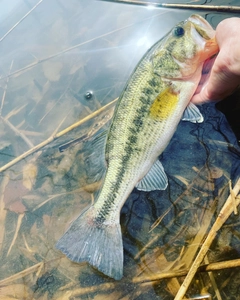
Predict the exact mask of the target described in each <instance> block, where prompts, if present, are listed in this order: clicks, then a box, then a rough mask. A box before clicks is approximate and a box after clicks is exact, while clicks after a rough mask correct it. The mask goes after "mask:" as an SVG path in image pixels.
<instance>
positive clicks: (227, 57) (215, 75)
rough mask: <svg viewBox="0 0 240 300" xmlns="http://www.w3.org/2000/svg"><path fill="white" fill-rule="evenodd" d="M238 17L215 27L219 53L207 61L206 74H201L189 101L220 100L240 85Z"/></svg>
mask: <svg viewBox="0 0 240 300" xmlns="http://www.w3.org/2000/svg"><path fill="white" fill-rule="evenodd" d="M239 31H240V18H229V19H225V20H223V21H222V22H220V23H219V24H218V26H217V28H216V39H217V43H218V45H219V49H220V50H219V53H218V55H217V57H216V58H215V59H212V60H211V61H210V62H207V66H205V67H204V69H205V72H206V69H210V68H211V67H212V69H211V72H210V73H209V74H208V75H206V74H205V75H203V76H202V78H201V81H200V84H199V86H198V88H197V90H196V92H195V95H194V96H193V97H192V99H191V101H192V102H193V103H195V104H201V103H203V102H206V101H209V100H222V99H223V98H225V97H226V96H229V95H230V94H232V92H233V91H234V90H235V89H236V88H237V87H238V85H240V33H239Z"/></svg>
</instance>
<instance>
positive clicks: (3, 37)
mask: <svg viewBox="0 0 240 300" xmlns="http://www.w3.org/2000/svg"><path fill="white" fill-rule="evenodd" d="M42 1H43V0H40V1H39V2H38V3H37V4H36V5H34V6H33V8H31V9H30V10H29V11H28V12H27V13H26V14H25V15H24V16H23V17H22V18H21V19H20V20H19V21H18V22H17V23H16V24H15V25H13V27H12V28H10V29H9V30H8V31H7V32H6V33H5V34H4V35H3V36H2V37H1V38H0V42H1V41H2V40H3V39H5V37H6V36H7V35H9V33H10V32H12V31H13V30H14V28H16V27H17V26H18V25H19V24H20V23H21V22H22V21H23V20H24V19H26V17H27V16H28V15H30V13H31V12H32V11H33V10H34V9H35V8H36V7H38V5H39V4H40V3H41V2H42Z"/></svg>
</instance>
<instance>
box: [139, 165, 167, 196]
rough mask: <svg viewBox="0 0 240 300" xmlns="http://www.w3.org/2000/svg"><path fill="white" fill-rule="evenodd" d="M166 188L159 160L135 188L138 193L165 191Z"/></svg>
mask: <svg viewBox="0 0 240 300" xmlns="http://www.w3.org/2000/svg"><path fill="white" fill-rule="evenodd" d="M167 186H168V179H167V175H166V173H165V172H164V168H163V166H162V164H161V163H160V161H159V160H157V161H156V162H155V163H154V164H153V165H152V167H151V169H150V170H149V172H148V173H147V174H146V175H145V176H144V177H143V178H142V179H141V181H139V182H138V183H137V185H136V188H137V189H138V190H139V191H145V192H150V191H154V190H165V189H166V188H167Z"/></svg>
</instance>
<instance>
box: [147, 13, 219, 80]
mask: <svg viewBox="0 0 240 300" xmlns="http://www.w3.org/2000/svg"><path fill="white" fill-rule="evenodd" d="M218 50H219V49H218V45H217V42H216V39H215V30H214V29H213V28H212V26H211V25H210V24H209V23H208V22H207V21H206V20H205V19H204V18H202V17H201V16H199V15H192V16H190V17H189V18H188V19H187V20H185V21H182V22H180V23H179V24H177V25H176V26H175V27H174V28H173V29H172V30H171V32H170V33H169V34H168V35H167V36H166V37H165V38H164V40H163V41H162V43H161V45H159V47H158V48H157V49H156V51H155V53H154V54H153V56H152V61H153V65H154V70H156V72H157V73H158V74H159V75H160V76H162V77H163V78H164V77H165V78H171V79H174V78H176V79H186V78H190V77H191V76H193V75H194V74H195V72H196V70H197V69H198V68H199V67H200V66H202V64H203V62H204V61H205V60H207V59H208V58H210V57H211V56H213V55H214V54H216V53H217V52H218Z"/></svg>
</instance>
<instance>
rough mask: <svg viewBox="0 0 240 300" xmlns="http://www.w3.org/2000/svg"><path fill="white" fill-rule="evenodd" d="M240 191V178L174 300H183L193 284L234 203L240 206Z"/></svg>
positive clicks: (231, 211) (232, 209)
mask: <svg viewBox="0 0 240 300" xmlns="http://www.w3.org/2000/svg"><path fill="white" fill-rule="evenodd" d="M239 190H240V178H239V179H238V181H237V183H236V184H235V186H234V188H233V189H232V192H231V193H230V195H229V197H228V198H227V201H226V202H225V204H224V206H223V208H222V209H221V211H220V213H219V215H218V217H217V219H216V221H215V223H214V224H213V226H212V228H211V229H210V231H209V233H208V236H207V238H206V240H205V242H204V243H203V245H202V247H201V249H200V251H199V253H198V255H197V257H196V259H195V261H194V262H193V264H192V266H191V268H190V270H189V272H188V274H187V276H186V278H185V280H184V281H183V283H182V285H181V287H180V289H179V291H178V293H177V295H176V297H175V299H174V300H181V299H183V297H184V295H185V293H186V291H187V289H188V287H189V285H190V284H191V282H192V279H193V277H194V276H195V274H196V272H197V269H198V267H199V266H200V264H201V262H202V261H203V259H204V257H205V255H206V253H207V251H208V250H209V248H210V246H211V244H212V241H213V240H214V238H215V236H216V234H217V232H218V230H219V229H220V228H221V227H222V225H223V224H224V223H225V222H226V220H227V219H228V217H229V216H230V215H231V214H232V213H233V212H234V206H235V205H233V202H234V201H236V206H238V205H239V203H240V197H237V195H238V193H239ZM233 195H234V201H233Z"/></svg>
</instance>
